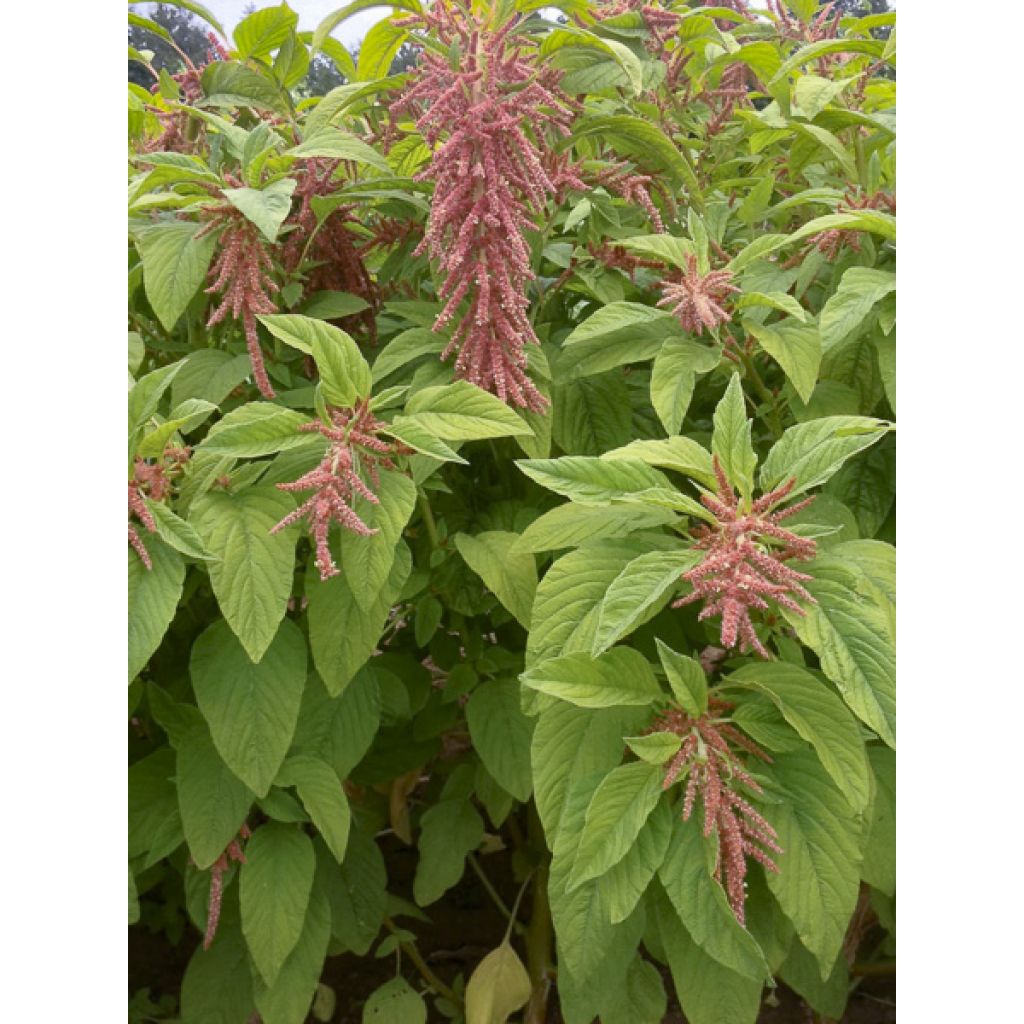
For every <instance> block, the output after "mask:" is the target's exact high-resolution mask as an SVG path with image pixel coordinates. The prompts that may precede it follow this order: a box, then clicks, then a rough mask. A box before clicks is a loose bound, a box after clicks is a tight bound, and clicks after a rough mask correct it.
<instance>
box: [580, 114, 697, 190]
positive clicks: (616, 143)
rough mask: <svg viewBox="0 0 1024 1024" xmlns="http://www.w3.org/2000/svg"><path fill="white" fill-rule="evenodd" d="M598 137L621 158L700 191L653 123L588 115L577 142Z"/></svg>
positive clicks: (689, 170) (681, 158)
mask: <svg viewBox="0 0 1024 1024" xmlns="http://www.w3.org/2000/svg"><path fill="white" fill-rule="evenodd" d="M591 135H597V136H599V137H600V139H601V141H602V142H604V143H605V144H606V145H607V146H608V147H609V148H610V149H612V150H613V151H614V152H615V153H616V154H618V155H619V156H624V157H631V158H634V159H635V160H636V162H637V163H638V164H640V166H642V167H644V168H645V169H649V170H652V171H667V172H668V173H669V174H670V175H671V176H672V177H673V178H675V179H676V181H677V182H679V183H685V184H686V185H687V187H688V188H691V189H693V190H694V191H696V190H697V182H696V179H695V177H694V173H693V170H692V168H691V167H690V165H689V164H688V163H687V162H686V158H685V157H684V156H683V154H682V153H681V152H680V151H679V149H678V148H677V147H676V145H675V144H674V143H673V142H672V140H671V139H669V137H668V136H667V135H665V133H664V132H663V131H662V130H661V129H660V128H658V127H657V126H656V125H655V124H654V123H653V122H652V121H647V120H644V119H643V118H640V117H634V116H632V115H629V114H612V115H603V116H602V115H586V116H584V117H581V118H578V119H577V121H576V124H575V125H574V131H573V136H574V138H577V139H578V138H584V137H587V136H591Z"/></svg>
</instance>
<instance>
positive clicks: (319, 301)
mask: <svg viewBox="0 0 1024 1024" xmlns="http://www.w3.org/2000/svg"><path fill="white" fill-rule="evenodd" d="M369 308H370V304H369V303H368V302H367V301H366V299H364V298H363V297H362V296H360V295H353V294H352V292H337V291H322V292H314V293H313V294H312V295H311V296H310V297H309V298H308V299H305V300H303V302H302V305H301V306H300V307H299V310H298V312H300V313H301V314H302V315H303V316H310V317H314V318H315V319H319V320H334V319H337V318H339V317H345V316H351V315H352V314H353V313H361V312H362V311H363V310H364V309H369Z"/></svg>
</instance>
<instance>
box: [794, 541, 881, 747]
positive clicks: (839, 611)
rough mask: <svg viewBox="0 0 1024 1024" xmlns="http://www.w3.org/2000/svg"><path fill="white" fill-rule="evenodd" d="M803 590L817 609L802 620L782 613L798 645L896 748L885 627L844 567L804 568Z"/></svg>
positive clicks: (873, 602)
mask: <svg viewBox="0 0 1024 1024" xmlns="http://www.w3.org/2000/svg"><path fill="white" fill-rule="evenodd" d="M807 569H808V571H809V572H810V574H811V576H812V577H813V578H812V579H810V580H808V581H807V583H806V586H807V589H808V590H809V591H810V593H811V595H812V596H813V597H814V598H815V600H816V601H817V604H811V605H807V606H806V614H804V615H797V614H795V613H794V612H790V611H785V612H784V613H783V614H784V615H785V617H786V621H787V622H788V623H789V624H790V625H791V626H792V627H793V628H794V629H795V630H796V633H797V636H798V637H799V638H800V641H801V642H802V643H804V644H806V645H807V646H808V647H810V648H811V650H813V651H814V652H815V654H817V655H818V658H819V659H820V661H821V669H822V671H823V672H824V673H825V675H826V676H828V678H829V679H831V680H832V682H833V683H835V684H836V688H837V689H838V690H839V693H840V694H841V696H842V698H843V700H845V701H846V703H847V706H848V707H849V708H850V710H851V711H853V713H854V714H855V715H856V716H857V717H858V718H859V719H860V720H861V721H862V722H864V723H865V725H867V726H869V727H870V728H872V729H874V731H875V732H876V733H877V734H878V735H879V736H880V737H881V738H882V739H883V740H884V741H885V742H886V743H887V744H888V745H889V746H890V747H895V745H896V650H895V639H894V636H893V634H892V624H891V621H890V617H891V610H890V609H886V608H883V607H882V606H881V605H880V604H879V603H878V601H877V597H876V596H875V594H873V593H872V592H871V590H870V589H866V588H865V587H864V586H863V585H862V583H861V580H862V579H863V580H864V581H865V582H866V583H867V584H868V587H869V588H870V587H871V586H873V585H872V584H870V581H868V580H867V578H866V577H858V575H857V573H856V572H854V571H852V570H851V567H850V566H849V564H848V563H843V562H841V561H839V560H837V559H834V558H830V557H829V556H822V557H820V558H818V559H817V560H816V561H815V562H813V563H810V564H809V565H808V566H807Z"/></svg>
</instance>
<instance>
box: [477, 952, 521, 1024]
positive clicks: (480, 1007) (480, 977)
mask: <svg viewBox="0 0 1024 1024" xmlns="http://www.w3.org/2000/svg"><path fill="white" fill-rule="evenodd" d="M532 991H533V985H532V984H531V982H530V976H529V975H528V974H527V973H526V968H525V967H524V966H523V962H522V961H521V960H520V959H519V957H518V956H517V955H516V952H515V950H514V949H513V948H512V947H511V946H510V945H509V944H508V940H507V939H506V940H505V941H504V942H503V943H502V944H501V945H500V946H499V947H498V948H497V949H494V950H491V952H490V953H488V954H487V956H485V957H484V958H483V960H481V961H480V963H479V964H478V965H477V968H476V970H475V971H473V973H472V974H471V975H470V977H469V982H468V983H467V984H466V1024H505V1022H506V1021H507V1020H508V1018H509V1015H510V1014H513V1013H515V1012H516V1010H518V1009H519V1008H520V1007H522V1006H525V1005H526V1002H527V1000H529V998H530V993H531V992H532Z"/></svg>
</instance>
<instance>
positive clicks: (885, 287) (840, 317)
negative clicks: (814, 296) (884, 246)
mask: <svg viewBox="0 0 1024 1024" xmlns="http://www.w3.org/2000/svg"><path fill="white" fill-rule="evenodd" d="M895 290H896V275H895V274H894V273H892V272H891V271H888V270H876V269H875V268H874V267H850V268H849V270H847V271H846V273H845V274H843V277H842V280H841V281H840V282H839V287H838V289H836V292H835V294H834V295H832V296H830V297H829V299H828V301H827V302H826V303H825V306H824V308H823V309H822V311H821V341H822V345H823V347H824V349H825V351H826V352H827V351H829V350H830V349H832V348H834V347H835V346H836V345H838V344H839V342H841V341H842V340H843V339H844V338H845V337H846V336H847V335H849V334H851V333H852V332H853V331H855V330H856V329H857V328H858V327H860V325H861V324H862V323H864V321H865V320H866V319H867V317H868V314H869V313H870V312H871V310H872V309H874V308H875V306H876V305H877V304H878V303H879V302H881V300H882V299H884V298H885V297H886V295H889V294H891V293H892V292H894V291H895Z"/></svg>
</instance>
